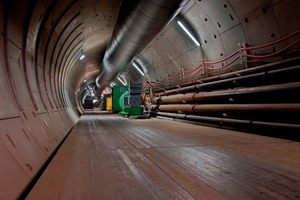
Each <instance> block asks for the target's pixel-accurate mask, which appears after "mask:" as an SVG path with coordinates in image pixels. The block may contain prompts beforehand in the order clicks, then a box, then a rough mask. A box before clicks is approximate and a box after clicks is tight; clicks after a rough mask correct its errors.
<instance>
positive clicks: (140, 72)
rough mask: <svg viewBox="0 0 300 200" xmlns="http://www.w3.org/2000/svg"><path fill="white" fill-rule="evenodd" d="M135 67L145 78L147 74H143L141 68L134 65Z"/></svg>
mask: <svg viewBox="0 0 300 200" xmlns="http://www.w3.org/2000/svg"><path fill="white" fill-rule="evenodd" d="M133 66H134V67H135V68H136V69H137V70H138V71H139V72H140V73H141V74H142V75H143V76H145V74H144V73H143V72H142V70H140V68H139V67H138V66H137V65H136V64H135V63H133Z"/></svg>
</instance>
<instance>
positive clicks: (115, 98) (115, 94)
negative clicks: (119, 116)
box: [112, 85, 129, 112]
mask: <svg viewBox="0 0 300 200" xmlns="http://www.w3.org/2000/svg"><path fill="white" fill-rule="evenodd" d="M128 91H129V87H128V85H125V86H123V85H122V86H120V85H115V86H113V88H112V111H113V112H120V111H122V110H123V107H122V106H121V105H120V101H119V100H120V97H121V96H122V95H123V94H124V93H126V92H128Z"/></svg>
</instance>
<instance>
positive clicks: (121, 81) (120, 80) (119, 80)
mask: <svg viewBox="0 0 300 200" xmlns="http://www.w3.org/2000/svg"><path fill="white" fill-rule="evenodd" d="M118 79H119V81H120V82H121V83H122V84H123V85H126V84H125V83H124V81H122V79H121V78H120V77H118Z"/></svg>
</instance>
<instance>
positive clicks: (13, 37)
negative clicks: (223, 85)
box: [0, 0, 300, 199]
mask: <svg viewBox="0 0 300 200" xmlns="http://www.w3.org/2000/svg"><path fill="white" fill-rule="evenodd" d="M32 2H35V4H34V6H33V5H31V4H30V3H32ZM32 2H30V1H21V2H17V1H16V2H13V3H12V4H11V5H7V4H8V1H7V0H5V1H4V2H3V1H2V2H1V3H0V22H1V23H0V24H1V26H0V29H1V39H0V46H1V49H0V91H1V98H0V161H1V165H0V179H1V183H0V185H1V189H0V199H9V198H11V199H15V198H17V197H18V196H19V195H21V194H22V193H23V191H24V190H25V189H26V187H27V186H28V184H29V183H30V182H31V181H32V180H33V178H34V177H35V176H36V175H37V173H38V172H39V170H40V169H41V168H42V166H43V165H44V164H45V162H46V161H47V159H48V158H49V157H50V156H51V154H52V153H53V152H54V150H55V149H56V148H57V147H58V145H59V144H60V143H61V142H62V140H63V139H64V138H65V137H66V135H67V134H68V132H69V131H70V130H71V128H72V126H73V125H74V124H75V123H76V122H77V120H78V117H79V116H78V114H77V111H76V108H77V106H76V103H75V102H76V101H75V95H74V93H75V90H76V89H77V88H75V83H76V82H75V81H74V80H73V79H72V77H66V76H61V77H54V76H53V72H54V70H55V69H53V68H52V69H50V66H51V61H52V60H51V59H50V58H49V56H48V57H46V56H45V55H46V53H45V52H47V50H48V49H47V48H48V47H47V46H45V43H46V42H45V41H47V40H46V39H45V38H43V40H41V37H47V36H48V35H47V32H50V31H51V27H47V26H44V25H45V24H42V18H43V16H44V14H45V13H46V11H47V9H48V8H49V7H50V6H51V4H50V3H49V1H39V0H37V1H32ZM45 2H46V3H45ZM66 2H67V1H66ZM228 2H229V1H227V0H226V1H219V0H215V1H200V0H199V1H191V3H190V4H189V7H188V8H186V9H185V10H184V11H183V12H182V15H183V16H184V17H185V18H186V19H187V20H188V21H189V22H190V23H191V25H192V26H193V27H194V28H195V30H196V32H197V34H198V36H199V38H200V40H201V43H202V44H203V46H202V49H201V50H202V51H203V52H202V53H201V52H200V50H199V49H195V46H194V45H191V44H185V43H184V42H182V41H180V40H181V39H180V36H178V35H176V34H177V33H175V31H173V29H164V30H163V32H162V34H159V35H158V37H157V38H156V39H155V40H154V42H152V43H151V44H150V45H149V47H148V48H146V49H145V51H143V52H142V53H141V54H140V56H139V59H140V61H141V62H144V64H145V65H144V66H148V68H147V69H144V71H145V72H147V75H146V76H147V79H149V80H155V79H158V80H159V79H161V78H163V74H165V73H167V74H171V75H172V73H171V72H172V70H174V66H173V65H171V64H168V65H162V64H161V63H171V62H169V58H168V55H167V53H165V52H166V49H167V48H168V47H170V48H171V46H172V45H175V47H174V48H176V49H180V52H178V55H180V54H182V56H178V58H177V57H176V58H175V57H174V58H173V59H174V60H175V59H177V60H178V59H180V60H181V62H182V63H185V64H186V63H187V64H186V65H185V66H184V67H185V69H192V68H193V67H195V65H197V64H198V63H199V62H201V57H200V55H203V56H204V57H205V59H206V60H212V61H214V60H218V59H220V58H223V57H225V56H227V55H229V54H230V53H232V52H233V51H235V50H236V49H237V48H238V43H239V42H240V41H241V42H247V43H250V44H251V45H261V44H264V43H268V42H270V41H273V40H275V39H279V38H282V37H284V36H286V35H288V34H290V33H292V32H294V31H296V30H299V28H300V20H299V12H298V10H299V1H293V0H285V1H274V0H273V1H271V0H270V1H267V0H260V1H255V2H253V1H243V3H241V2H238V1H230V3H228ZM225 5H226V6H225ZM8 7H9V8H10V9H9V10H8V9H6V8H8ZM20 7H22V8H23V12H19V11H20ZM62 7H63V6H62ZM225 8H226V9H227V10H226V11H225ZM31 9H33V10H31ZM228 9H230V11H228ZM228 13H230V14H231V15H228ZM194 16H198V17H194ZM225 16H226V17H225ZM230 16H231V17H230ZM205 19H206V20H205ZM266 24H267V25H266ZM43 31H44V32H43ZM41 33H43V34H44V35H39V34H41ZM172 40H177V42H175V41H174V42H173V43H172V42H171V41H172ZM40 43H41V44H40ZM170 43H171V45H170ZM283 46H284V45H283ZM162 47H164V48H166V49H163V48H162ZM49 48H50V47H49ZM51 48H53V45H52V46H51ZM280 48H281V45H278V46H276V49H280ZM65 51H67V50H65ZM153 52H156V53H153ZM170 55H172V54H170ZM53 56H54V57H59V56H61V55H58V53H56V54H55V55H53ZM179 57H180V58H179ZM66 59H67V58H66ZM153 59H156V60H155V61H156V62H154V63H153V66H149V65H147V64H148V63H151V62H152V61H153ZM161 66H163V67H161ZM49 69H50V71H49ZM57 70H58V69H57ZM61 70H62V72H65V71H67V70H69V69H61ZM233 70H234V69H233ZM65 74H66V73H65ZM125 78H126V77H125ZM127 78H128V77H127ZM129 78H130V77H129ZM56 80H60V81H61V82H59V83H58V82H56ZM72 81H73V82H72Z"/></svg>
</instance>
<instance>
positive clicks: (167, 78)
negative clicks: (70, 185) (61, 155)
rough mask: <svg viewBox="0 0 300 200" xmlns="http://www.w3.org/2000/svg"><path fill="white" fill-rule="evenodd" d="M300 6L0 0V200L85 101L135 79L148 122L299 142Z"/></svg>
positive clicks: (14, 190) (265, 0)
mask: <svg viewBox="0 0 300 200" xmlns="http://www.w3.org/2000/svg"><path fill="white" fill-rule="evenodd" d="M299 9H300V1H297V0H284V1H282V0H257V1H255V2H253V1H234V0H183V1H172V2H170V1H156V0H151V1H143V0H141V1H138V0H134V1H130V2H129V1H121V0H110V1H107V0H84V1H83V0H65V1H62V0H22V1H16V0H10V1H8V0H4V1H1V2H0V21H1V26H0V29H1V40H0V46H1V49H0V91H1V98H0V108H1V111H0V148H1V149H0V159H1V165H0V171H1V172H0V178H1V180H5V181H1V189H0V190H1V191H0V199H6V198H18V197H19V196H20V195H22V193H23V192H24V191H25V190H26V188H27V187H28V185H29V184H30V183H31V182H32V181H33V180H34V178H35V177H36V176H37V174H38V173H39V172H40V170H41V169H42V167H43V166H44V165H45V163H46V162H47V160H48V159H49V158H50V157H51V155H52V154H53V153H54V152H55V150H56V149H57V148H58V147H59V145H60V144H61V143H62V142H63V140H64V139H65V138H66V136H67V135H68V133H69V132H70V130H71V129H72V127H73V126H74V125H75V124H76V123H77V121H78V120H79V118H80V116H81V115H82V114H84V112H85V109H84V105H83V102H84V99H85V98H93V99H95V100H101V98H102V97H103V94H104V93H110V92H111V91H112V87H113V86H114V85H128V84H130V83H132V82H141V83H142V86H143V87H142V95H141V98H142V100H143V103H144V107H145V110H147V111H148V112H149V113H152V114H153V116H156V117H162V118H165V117H166V118H172V119H174V120H187V121H189V122H197V123H201V124H205V125H209V126H215V127H219V128H226V127H230V128H237V129H242V130H244V131H245V132H247V131H249V132H257V131H258V130H260V132H263V133H264V134H266V135H269V136H276V135H272V134H274V132H272V134H270V132H268V130H270V129H272V130H279V132H281V133H282V132H284V133H287V132H289V136H290V137H292V138H293V139H299V136H296V134H297V133H299V130H300V121H299V117H298V114H299V111H300V106H299V105H300V104H299V103H300V99H299V98H300V97H299V95H297V94H299V90H300V82H299V81H300V78H299V70H300V66H299V63H300V62H299V60H300V43H299V41H300V19H299V18H300V16H299V13H300V12H299V11H300V10H299ZM143 20H144V21H143ZM261 130H262V131H261ZM297 137H298V138H297Z"/></svg>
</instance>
